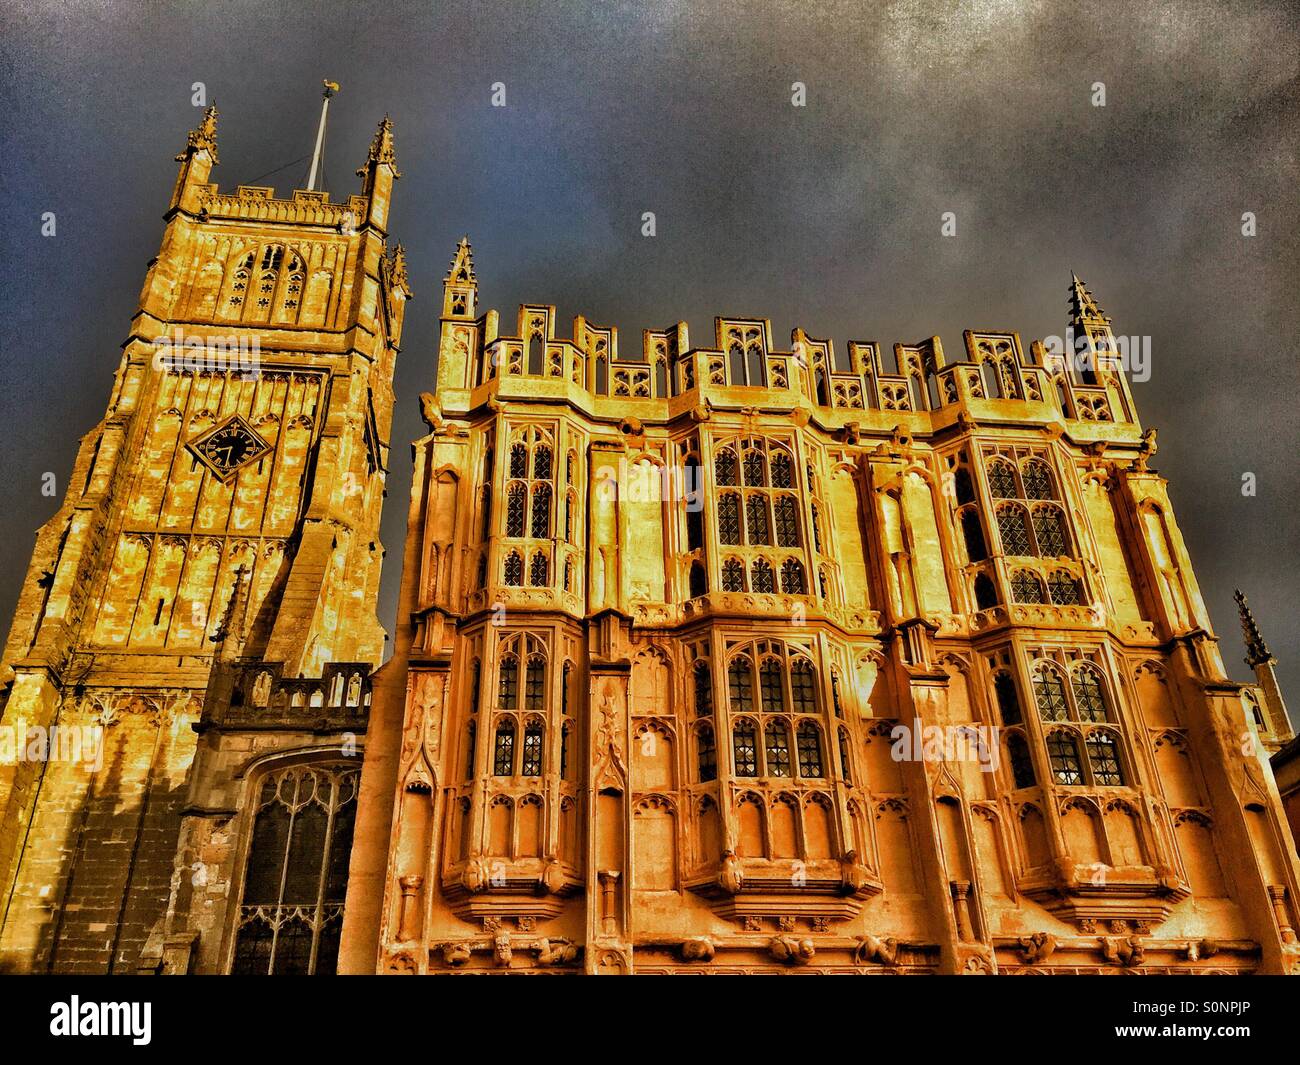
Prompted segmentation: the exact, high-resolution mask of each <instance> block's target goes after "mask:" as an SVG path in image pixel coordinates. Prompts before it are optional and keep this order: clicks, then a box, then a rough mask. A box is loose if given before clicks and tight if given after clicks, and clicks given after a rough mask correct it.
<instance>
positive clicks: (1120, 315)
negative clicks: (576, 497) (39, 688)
mask: <svg viewBox="0 0 1300 1065" xmlns="http://www.w3.org/2000/svg"><path fill="white" fill-rule="evenodd" d="M864 7H865V5H862V4H859V3H852V4H850V3H841V4H831V3H828V4H820V5H816V6H814V5H811V4H806V3H798V4H772V3H766V4H742V3H727V4H713V5H707V4H699V3H680V4H676V3H674V4H668V3H660V4H622V3H604V4H593V5H581V6H580V5H561V4H556V3H548V4H538V5H534V6H533V7H531V8H530V7H526V6H524V5H515V4H509V5H497V4H490V3H463V4H440V5H429V4H419V5H415V4H411V5H403V4H398V3H384V4H371V5H348V6H344V5H341V4H339V5H334V4H327V5H322V4H293V5H285V6H279V5H273V4H265V3H258V4H242V3H241V4H207V5H202V6H198V5H185V6H183V7H181V6H170V5H167V6H160V5H149V6H148V7H137V6H135V5H126V4H106V5H105V4H101V5H94V6H89V5H75V4H74V5H62V6H60V7H58V8H51V9H48V10H39V9H36V8H33V7H23V8H18V7H15V6H14V5H8V6H6V8H5V9H4V12H3V15H2V16H0V17H2V18H3V19H4V22H5V26H4V33H3V39H2V41H0V49H3V61H4V62H3V66H2V68H0V69H2V71H3V73H0V77H3V79H4V83H3V88H4V91H5V92H4V96H5V100H6V106H5V107H4V111H3V115H2V116H0V122H3V124H4V128H3V138H4V139H3V145H4V151H3V154H2V155H0V166H2V167H3V169H2V170H0V193H3V197H4V203H5V206H6V215H7V224H6V226H5V230H4V242H5V262H4V274H3V277H4V291H3V293H0V301H3V302H2V306H0V311H2V313H0V328H3V331H4V359H3V362H2V363H0V365H2V366H3V369H2V371H0V372H3V374H4V380H3V392H2V393H0V394H2V395H3V400H2V402H3V404H4V407H3V419H4V420H3V424H4V427H5V432H6V438H7V447H6V449H5V456H4V459H3V462H4V471H5V474H6V483H7V484H8V486H9V505H8V506H7V507H6V508H5V510H4V514H3V515H2V516H0V522H2V523H3V524H2V525H0V531H2V532H3V535H4V539H5V542H6V543H8V544H9V545H10V550H9V552H8V554H7V557H6V559H5V561H4V563H3V566H2V567H0V591H2V592H3V594H2V595H0V607H3V610H4V612H5V616H6V617H7V616H8V615H7V611H8V610H9V609H10V607H11V606H12V603H13V602H14V600H15V597H16V595H17V589H18V586H19V583H20V581H21V579H22V574H23V570H24V567H25V565H26V560H27V557H28V552H29V548H30V545H31V542H32V533H33V530H34V528H35V526H36V525H37V524H38V523H39V522H40V521H43V520H44V519H45V518H46V517H48V516H49V514H50V513H52V511H53V509H54V506H55V501H54V500H52V499H46V498H43V497H42V496H41V495H40V494H39V485H40V474H41V473H42V472H44V471H47V470H49V471H54V472H55V473H57V474H58V476H59V478H60V492H61V491H62V488H63V484H62V479H63V478H64V477H65V476H66V474H67V471H68V469H69V468H70V465H71V460H72V456H73V453H74V449H75V444H76V441H75V439H74V437H75V435H77V434H80V433H82V432H84V431H86V430H87V429H89V428H90V426H91V425H92V424H93V423H94V422H95V420H96V419H97V418H98V417H99V416H100V415H101V413H102V409H103V406H104V403H105V400H106V397H107V394H108V390H109V387H110V385H111V375H112V372H113V370H114V368H115V367H116V363H117V345H118V344H119V343H120V341H121V339H122V337H123V336H124V335H125V331H126V325H127V322H128V319H129V316H130V313H131V310H132V309H133V308H134V305H135V300H136V298H137V295H138V291H139V286H140V282H141V279H142V276H143V273H144V269H145V265H146V263H147V261H148V259H149V258H150V257H151V256H152V255H153V254H154V253H155V252H156V249H157V241H158V234H159V232H160V223H159V220H158V216H159V214H160V213H161V211H162V210H163V209H164V207H165V205H166V202H167V198H168V195H169V193H170V190H171V183H172V180H173V177H174V164H173V163H172V162H171V157H172V155H174V154H175V152H176V151H177V150H178V149H179V147H180V145H181V144H182V143H183V139H184V134H185V131H186V130H188V129H189V128H190V127H191V126H192V125H193V124H194V123H195V121H196V117H197V112H196V111H195V110H194V108H192V107H191V106H190V86H191V84H192V83H193V82H195V81H203V82H205V83H206V85H207V88H208V91H209V92H210V93H211V94H212V96H213V97H214V99H215V100H216V102H217V104H218V106H219V107H220V109H221V112H222V119H221V131H220V141H221V158H222V165H221V166H220V167H219V168H218V169H217V171H216V175H217V178H218V180H220V182H221V183H222V185H223V186H224V187H232V186H233V185H235V184H237V183H240V182H251V181H253V180H254V179H257V178H259V177H261V176H262V175H264V174H265V173H266V172H267V171H271V170H274V169H276V168H279V167H281V166H282V165H283V164H286V163H290V162H292V161H295V160H297V162H294V164H293V165H291V166H288V167H285V168H284V169H283V170H282V171H281V172H279V173H278V174H275V175H273V176H272V177H271V178H267V179H266V183H271V182H274V183H275V184H276V185H277V187H278V188H279V189H280V191H281V192H282V193H283V192H285V191H287V190H288V189H290V188H291V187H293V185H295V184H299V183H301V182H302V181H303V179H304V177H305V172H306V162H305V161H304V160H302V159H301V157H303V156H305V155H306V154H307V153H308V151H309V150H310V147H311V140H312V136H313V133H314V121H315V114H316V108H317V99H318V88H317V87H318V86H319V82H320V78H321V77H323V76H328V77H331V78H334V79H336V80H338V81H340V82H341V83H342V85H343V91H342V94H341V95H340V97H339V98H338V99H337V100H336V101H335V103H334V105H333V106H332V107H331V122H332V126H331V132H330V139H329V146H328V150H327V167H326V177H327V181H328V183H329V187H330V188H331V190H332V191H333V192H334V193H335V194H336V195H339V194H343V193H346V192H350V191H352V190H353V189H354V188H355V179H354V178H352V177H351V171H352V170H353V169H354V168H355V166H356V165H357V163H358V162H359V161H360V159H361V158H362V156H363V154H364V151H365V146H366V144H367V142H368V139H369V136H370V132H371V130H372V129H373V126H374V123H375V121H376V120H377V119H378V118H379V116H380V115H382V114H383V113H384V112H386V111H387V112H390V113H391V114H392V115H393V118H394V121H395V123H396V130H397V148H398V159H399V163H400V165H401V167H402V170H403V172H404V174H405V177H404V178H403V180H402V181H401V182H400V183H399V185H398V186H397V192H396V199H395V206H394V212H393V219H392V228H393V233H394V236H395V237H397V238H398V239H401V240H403V241H404V242H405V243H406V246H407V248H408V250H409V253H410V259H411V273H412V277H413V279H414V282H415V284H416V286H417V289H418V291H417V302H415V303H414V304H413V305H412V307H411V309H410V313H409V314H408V317H407V325H406V336H405V345H404V352H403V355H402V359H401V361H400V363H399V367H398V373H397V388H398V395H399V405H398V413H397V417H396V420H395V425H394V432H393V437H394V441H395V443H396V446H395V448H394V451H393V455H394V461H393V469H392V472H391V475H390V478H389V491H390V495H391V496H392V498H391V499H390V502H389V506H388V510H387V512H386V516H385V523H384V539H385V542H386V544H387V546H388V548H389V552H390V553H389V564H388V567H387V570H386V574H385V581H384V600H383V609H382V616H383V617H384V619H385V621H386V622H387V623H388V624H389V625H390V626H391V624H392V619H393V611H394V609H395V601H396V595H395V590H396V582H397V577H398V566H397V561H398V558H399V556H400V545H401V539H402V536H403V531H404V515H405V497H406V494H407V492H408V489H409V471H410V464H409V451H408V449H407V448H406V446H405V442H406V441H407V440H409V439H411V438H413V437H415V436H417V435H420V434H421V433H422V431H423V430H422V426H421V423H420V421H419V417H418V413H417V405H416V402H415V396H416V394H417V393H418V392H419V391H420V390H422V389H427V388H430V387H432V383H433V377H432V374H433V342H432V338H433V330H434V317H435V314H436V310H437V307H436V303H437V297H436V288H435V286H436V283H437V281H438V279H440V278H441V276H442V275H443V273H444V272H445V269H446V263H447V260H448V259H449V257H450V254H451V250H452V247H453V245H454V241H455V239H456V238H457V237H459V236H460V235H461V234H462V233H469V234H470V236H471V239H472V240H473V242H474V247H475V256H476V261H477V263H478V269H479V276H480V282H481V289H482V295H483V299H484V302H485V304H486V305H487V306H495V307H497V308H498V309H500V310H501V311H502V314H503V317H504V318H505V320H506V322H507V323H512V322H513V314H514V308H515V305H516V304H517V303H519V302H520V301H522V300H530V301H544V302H553V303H556V304H558V305H559V307H560V312H561V316H562V318H564V317H568V316H571V315H572V314H574V313H578V312H581V313H585V314H587V315H588V316H590V317H591V318H592V319H594V320H595V321H598V322H602V323H609V324H615V325H617V326H619V327H620V330H621V332H622V338H623V344H624V352H625V353H627V352H629V351H635V350H636V347H637V346H638V345H639V337H640V330H641V329H642V328H646V327H662V326H664V325H666V324H668V323H670V322H673V321H676V320H677V319H678V318H682V319H685V320H687V321H688V322H689V323H690V325H691V327H692V333H693V335H694V338H695V341H696V343H708V342H709V340H710V338H711V335H712V317H713V315H714V314H718V313H737V314H754V315H766V316H768V317H771V318H772V319H773V323H774V329H775V331H776V333H777V335H778V336H782V337H784V336H788V333H789V330H790V328H791V327H792V326H794V325H800V326H803V327H804V328H806V329H807V330H808V331H809V332H811V333H812V334H814V335H817V336H831V337H834V338H835V340H836V343H837V346H838V347H839V350H840V351H841V352H843V351H844V344H845V342H846V341H848V340H849V339H876V340H880V341H882V342H884V343H886V344H892V343H893V342H894V341H899V340H902V341H912V340H916V339H919V338H921V337H925V336H929V335H931V334H933V333H938V334H939V335H940V336H941V337H942V339H943V341H944V343H945V345H946V347H947V350H948V353H949V357H950V358H953V357H960V353H961V330H962V329H964V328H981V327H983V328H1014V329H1018V330H1020V332H1021V334H1022V336H1023V337H1024V338H1025V339H1026V341H1027V340H1028V339H1031V338H1035V337H1041V336H1045V335H1051V334H1059V333H1060V332H1062V330H1063V328H1064V324H1065V311H1066V285H1067V283H1068V281H1069V276H1070V269H1071V268H1074V269H1076V270H1078V272H1079V273H1080V275H1081V276H1082V277H1084V278H1085V279H1086V280H1087V281H1088V282H1089V284H1090V285H1091V286H1092V287H1093V289H1094V291H1095V292H1096V294H1097V296H1098V298H1099V299H1100V301H1101V303H1102V305H1103V307H1104V308H1105V309H1106V311H1107V312H1108V313H1109V314H1111V315H1112V316H1113V317H1114V320H1115V327H1116V330H1117V332H1120V333H1124V334H1141V335H1149V336H1150V337H1151V338H1152V348H1153V373H1152V377H1151V380H1150V382H1148V383H1146V384H1140V385H1137V386H1136V387H1135V392H1136V395H1137V401H1138V404H1139V408H1140V412H1141V416H1142V418H1143V421H1144V422H1145V423H1146V424H1147V425H1155V426H1157V427H1159V428H1160V431H1161V437H1160V454H1159V457H1158V460H1157V465H1158V466H1159V468H1160V470H1161V472H1162V473H1163V474H1165V475H1166V476H1168V477H1169V478H1170V480H1171V482H1172V492H1173V498H1174V502H1175V506H1176V508H1177V510H1178V516H1179V519H1180V521H1181V523H1182V527H1183V530H1184V533H1185V535H1186V537H1187V540H1188V542H1189V546H1190V548H1191V551H1192V556H1193V559H1194V560H1195V562H1196V566H1197V574H1198V576H1199V577H1200V580H1201V584H1202V588H1203V590H1204V592H1205V595H1206V598H1207V601H1208V602H1209V605H1210V609H1211V611H1212V613H1213V615H1214V618H1215V622H1216V627H1217V629H1218V632H1219V635H1220V636H1221V638H1222V639H1223V641H1224V651H1225V657H1226V658H1227V659H1228V662H1229V668H1230V669H1232V670H1233V671H1234V672H1235V674H1236V675H1237V676H1240V677H1245V676H1247V674H1246V672H1245V670H1244V667H1243V666H1241V665H1240V659H1241V647H1240V642H1239V639H1238V634H1237V623H1236V618H1235V613H1234V610H1233V605H1232V600H1231V589H1232V587H1233V585H1234V584H1240V585H1241V586H1242V587H1243V588H1245V589H1246V591H1247V592H1248V594H1249V595H1250V597H1251V602H1252V604H1253V606H1254V607H1255V609H1256V614H1257V617H1258V619H1259V622H1260V625H1261V628H1262V629H1263V630H1264V632H1265V635H1266V636H1267V638H1268V639H1269V640H1270V642H1271V644H1272V646H1273V650H1274V651H1275V653H1277V654H1278V655H1279V656H1280V657H1281V658H1282V660H1283V661H1282V668H1283V680H1284V687H1286V688H1287V689H1289V691H1290V692H1291V694H1292V698H1293V700H1294V699H1295V698H1297V697H1300V696H1297V695H1296V692H1297V691H1300V688H1298V687H1297V681H1300V648H1297V629H1298V626H1297V621H1296V611H1295V607H1294V604H1295V602H1296V600H1297V597H1298V596H1300V581H1298V580H1297V567H1296V566H1295V562H1294V560H1295V558H1296V554H1297V549H1298V548H1300V544H1298V543H1297V525H1296V518H1295V513H1296V510H1297V502H1298V500H1300V485H1298V484H1297V480H1298V478H1297V468H1296V462H1295V456H1296V454H1297V451H1298V450H1300V449H1298V447H1297V444H1298V443H1300V441H1298V440H1297V435H1298V434H1297V418H1296V415H1295V410H1296V402H1297V384H1300V381H1298V380H1297V378H1298V377H1300V372H1298V371H1297V360H1296V354H1295V337H1296V328H1295V327H1296V312H1295V307H1296V290H1297V281H1298V280H1300V238H1298V237H1297V229H1296V218H1297V207H1300V204H1298V203H1297V198H1296V189H1297V184H1298V182H1297V178H1298V177H1300V173H1298V169H1300V167H1298V164H1297V132H1298V130H1297V125H1298V121H1297V115H1298V114H1300V106H1298V105H1300V80H1298V79H1300V73H1298V71H1300V65H1298V60H1297V56H1300V48H1298V47H1297V44H1300V25H1298V24H1297V15H1296V13H1295V9H1294V8H1293V7H1290V6H1288V5H1283V4H1278V5H1275V6H1274V5H1265V4H1259V3H1239V4H1232V3H1228V4H1222V3H1177V4H1169V5H1160V4H1134V3H1127V4H1114V5H1103V6H1089V5H1075V4H1056V3H1052V4H1049V3H1013V2H1003V3H997V2H990V3H983V4H953V3H949V4H944V3H926V4H923V3H914V4H898V5H892V6H889V7H887V8H885V9H883V10H880V11H864V10H863V8H864ZM584 8H589V10H583V9H584ZM496 81H501V82H504V83H505V84H506V87H507V94H508V103H509V106H508V107H507V108H505V109H493V108H491V107H490V106H489V95H490V88H489V87H490V85H491V84H492V83H493V82H496ZM794 81H802V82H804V83H805V84H806V85H807V92H808V106H807V107H806V108H802V109H800V108H794V107H792V106H791V105H790V86H791V83H792V82H794ZM1098 81H1100V82H1104V83H1105V86H1106V106H1105V107H1104V108H1098V107H1093V106H1092V105H1091V103H1090V94H1091V86H1092V85H1093V83H1094V82H1098ZM43 211H55V212H56V213H57V216H58V236H57V237H56V238H54V239H42V238H41V237H40V236H39V216H40V214H41V212H43ZM643 211H654V212H655V214H656V216H657V220H658V236H657V237H656V238H654V239H653V240H648V239H644V238H642V237H641V236H640V217H641V213H642V212H643ZM945 211H953V212H955V213H956V215H957V225H958V233H957V236H956V237H955V238H949V239H945V238H943V237H941V236H940V233H939V217H940V215H941V213H942V212H945ZM1244 211H1253V212H1254V213H1255V214H1256V215H1257V216H1258V219H1259V236H1257V237H1255V238H1254V239H1245V238H1243V237H1242V236H1241V233H1240V226H1241V221H1240V219H1241V215H1242V212H1244ZM1245 471H1249V472H1252V473H1254V474H1255V475H1256V476H1257V478H1258V486H1259V487H1258V495H1257V496H1255V497H1254V498H1246V497H1243V496H1242V495H1241V492H1240V483H1241V475H1242V473H1243V472H1245Z"/></svg>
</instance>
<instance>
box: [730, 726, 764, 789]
mask: <svg viewBox="0 0 1300 1065" xmlns="http://www.w3.org/2000/svg"><path fill="white" fill-rule="evenodd" d="M731 757H732V761H733V762H735V764H736V776H738V777H756V776H758V736H757V734H756V732H755V729H754V723H753V722H752V721H738V722H736V727H735V728H733V729H732V730H731Z"/></svg>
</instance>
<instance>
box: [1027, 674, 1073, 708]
mask: <svg viewBox="0 0 1300 1065" xmlns="http://www.w3.org/2000/svg"><path fill="white" fill-rule="evenodd" d="M1034 701H1035V702H1036V703H1037V704H1038V716H1039V717H1041V718H1042V719H1043V720H1044V721H1065V720H1067V719H1068V718H1069V716H1070V712H1069V709H1068V704H1067V703H1066V700H1065V685H1064V684H1063V683H1062V681H1061V675H1060V674H1059V673H1058V672H1057V671H1056V670H1054V669H1051V668H1043V669H1040V670H1039V671H1038V672H1037V673H1035V674H1034Z"/></svg>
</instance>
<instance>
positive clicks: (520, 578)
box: [505, 551, 524, 588]
mask: <svg viewBox="0 0 1300 1065" xmlns="http://www.w3.org/2000/svg"><path fill="white" fill-rule="evenodd" d="M505 582H506V584H508V585H509V586H510V587H511V588H518V587H519V586H520V585H521V584H523V583H524V560H523V559H522V558H520V557H519V554H518V553H517V552H515V551H511V552H510V554H508V555H506V565H505Z"/></svg>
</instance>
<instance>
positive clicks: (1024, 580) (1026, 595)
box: [1011, 569, 1047, 603]
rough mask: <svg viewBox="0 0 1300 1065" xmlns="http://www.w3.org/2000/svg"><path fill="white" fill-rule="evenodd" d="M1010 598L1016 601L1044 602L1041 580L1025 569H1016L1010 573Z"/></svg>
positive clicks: (1045, 598) (1044, 594) (1045, 600)
mask: <svg viewBox="0 0 1300 1065" xmlns="http://www.w3.org/2000/svg"><path fill="white" fill-rule="evenodd" d="M1011 598H1012V599H1013V600H1014V601H1015V602H1017V603H1046V602H1047V594H1046V593H1045V592H1044V591H1043V582H1042V581H1040V580H1039V579H1038V577H1037V576H1036V575H1035V574H1033V573H1031V572H1030V571H1029V570H1027V569H1019V570H1016V572H1015V573H1013V574H1012V575H1011Z"/></svg>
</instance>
